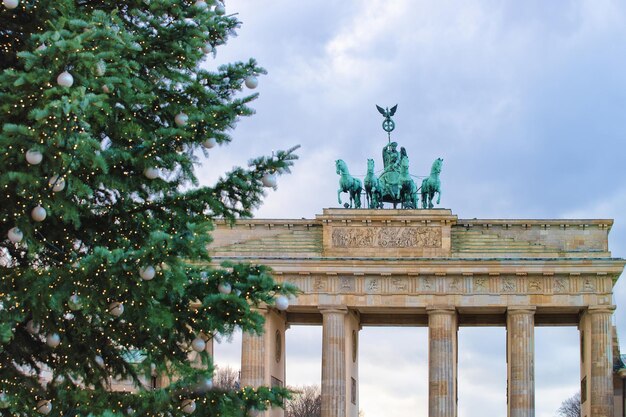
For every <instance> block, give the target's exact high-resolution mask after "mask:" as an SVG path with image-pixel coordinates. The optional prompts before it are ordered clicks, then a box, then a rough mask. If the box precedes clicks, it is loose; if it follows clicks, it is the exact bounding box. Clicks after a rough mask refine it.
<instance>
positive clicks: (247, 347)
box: [241, 309, 269, 388]
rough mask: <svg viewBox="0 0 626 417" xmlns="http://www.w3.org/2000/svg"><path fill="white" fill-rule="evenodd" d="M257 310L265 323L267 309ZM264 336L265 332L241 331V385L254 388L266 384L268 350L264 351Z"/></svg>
mask: <svg viewBox="0 0 626 417" xmlns="http://www.w3.org/2000/svg"><path fill="white" fill-rule="evenodd" d="M257 312H258V313H259V314H261V315H263V317H264V318H265V320H266V323H267V309H258V310H257ZM264 327H267V326H264ZM265 330H267V329H265ZM265 336H266V332H264V333H263V334H260V335H257V334H253V333H248V332H243V335H242V340H241V386H251V387H255V388H256V387H260V386H262V385H267V378H266V373H267V372H266V368H267V367H266V362H267V361H266V356H267V354H269V352H266V337H265Z"/></svg>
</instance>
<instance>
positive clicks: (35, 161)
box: [26, 149, 43, 165]
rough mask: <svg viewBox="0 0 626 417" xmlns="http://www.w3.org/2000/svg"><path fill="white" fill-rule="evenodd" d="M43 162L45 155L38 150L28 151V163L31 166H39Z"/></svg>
mask: <svg viewBox="0 0 626 417" xmlns="http://www.w3.org/2000/svg"><path fill="white" fill-rule="evenodd" d="M42 160H43V154H42V153H41V152H39V151H38V150H37V149H29V150H28V151H26V162H28V163H29V164H31V165H39V164H40V163H41V161H42Z"/></svg>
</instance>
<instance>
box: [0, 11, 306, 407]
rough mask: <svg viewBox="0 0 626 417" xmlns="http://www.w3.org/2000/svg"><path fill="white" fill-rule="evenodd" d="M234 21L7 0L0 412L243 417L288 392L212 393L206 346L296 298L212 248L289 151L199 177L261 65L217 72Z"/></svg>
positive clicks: (0, 59) (1, 55)
mask: <svg viewBox="0 0 626 417" xmlns="http://www.w3.org/2000/svg"><path fill="white" fill-rule="evenodd" d="M239 26H240V22H239V21H238V20H237V18H236V17H235V15H228V14H226V10H225V6H224V4H223V3H214V2H212V1H209V0H198V1H196V2H195V3H194V2H193V1H189V0H182V1H181V0H176V1H174V0H128V1H124V2H117V1H109V0H89V1H82V0H55V1H50V0H4V1H3V6H0V108H1V109H2V112H1V114H2V116H0V117H2V123H1V131H0V155H1V158H2V164H1V169H0V189H1V190H2V191H1V192H2V204H0V225H1V230H0V233H1V234H2V235H1V237H0V274H1V275H0V415H3V416H9V415H11V416H27V415H37V413H39V414H49V415H51V416H53V415H54V416H114V415H115V416H117V415H120V416H121V415H137V416H151V415H154V416H156V415H159V416H170V415H172V416H174V415H183V414H185V413H187V414H190V413H193V415H197V416H209V415H211V416H220V415H222V416H230V415H234V416H236V415H241V416H243V415H246V414H250V412H251V411H254V410H262V409H266V408H267V407H270V406H274V405H281V404H282V402H283V399H284V397H285V396H286V395H288V392H287V391H285V390H283V389H280V388H271V389H270V388H258V389H252V388H243V389H241V390H239V391H220V390H218V389H215V388H213V387H212V382H211V375H212V371H213V365H212V362H211V358H210V355H209V354H208V353H207V351H206V349H205V346H206V344H207V342H208V341H209V340H210V339H211V338H212V337H213V336H214V335H228V334H230V333H231V332H232V331H233V330H234V329H235V328H237V327H239V328H242V329H243V330H245V331H253V332H254V331H256V332H259V331H261V329H262V320H263V319H262V317H261V316H260V315H258V314H257V313H255V312H254V307H255V306H258V305H261V304H263V305H265V304H267V305H275V304H277V305H278V306H281V307H283V308H285V304H286V301H287V300H286V296H288V295H290V294H293V293H294V289H293V288H292V287H290V286H281V285H278V284H277V283H275V282H274V280H273V279H272V277H271V271H269V270H268V269H266V268H264V267H263V266H258V265H245V264H237V265H218V266H215V265H213V266H212V264H211V263H210V257H209V254H208V253H207V245H208V244H209V243H210V241H211V238H210V231H211V229H212V222H213V221H214V219H216V218H224V219H227V220H231V221H232V220H234V219H236V218H238V217H242V216H243V217H245V216H251V213H252V210H253V209H254V208H255V207H256V206H258V205H259V204H260V201H261V197H262V196H263V192H264V187H273V186H275V184H276V175H277V174H280V173H283V172H288V170H289V167H290V166H291V164H292V163H293V160H294V159H295V158H296V157H295V155H294V154H293V150H294V149H290V150H288V151H279V152H277V153H275V154H273V155H272V156H267V157H260V158H257V159H255V160H252V161H250V163H249V166H248V167H246V168H235V169H233V170H232V171H231V172H229V173H226V174H224V175H223V176H222V177H221V178H220V179H219V180H217V181H216V183H215V184H213V185H212V186H199V185H198V181H197V179H196V175H195V173H194V169H195V168H196V167H197V166H198V162H199V158H198V155H200V153H201V152H208V151H207V149H209V148H214V147H216V146H218V145H226V144H227V143H228V142H229V141H230V140H231V137H230V136H229V134H228V132H229V131H230V130H231V129H232V128H233V127H234V125H235V123H236V122H237V120H238V119H239V118H240V117H242V116H248V115H250V114H252V110H251V109H250V108H249V107H248V105H249V103H250V101H252V100H254V99H255V97H256V95H255V94H253V95H246V94H242V93H240V91H241V90H242V89H243V86H244V85H245V86H247V87H248V88H254V87H256V84H257V78H256V77H257V76H258V75H260V74H263V73H264V70H263V69H262V68H260V67H259V66H257V63H256V62H255V61H254V60H250V61H249V62H246V63H233V64H229V65H224V66H221V67H219V68H212V56H213V55H214V54H215V53H216V50H217V49H219V47H220V46H221V45H223V44H225V43H226V41H227V40H228V38H229V36H233V35H234V34H235V32H236V30H237V29H238V28H239ZM213 66H214V65H213ZM212 152H213V151H212ZM190 358H191V359H193V360H191V361H190ZM154 376H159V377H166V378H167V379H168V381H170V383H169V384H167V386H163V387H159V388H156V389H155V388H154V387H152V386H150V383H149V382H147V381H150V380H151V379H152V378H154ZM119 380H129V381H131V382H132V383H133V384H134V386H135V387H136V392H134V393H129V392H116V391H114V390H112V389H111V381H119Z"/></svg>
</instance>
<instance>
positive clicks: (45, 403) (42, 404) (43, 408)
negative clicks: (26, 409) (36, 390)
mask: <svg viewBox="0 0 626 417" xmlns="http://www.w3.org/2000/svg"><path fill="white" fill-rule="evenodd" d="M36 410H37V412H38V413H39V414H50V411H52V402H50V400H41V401H39V402H38V403H37V408H36Z"/></svg>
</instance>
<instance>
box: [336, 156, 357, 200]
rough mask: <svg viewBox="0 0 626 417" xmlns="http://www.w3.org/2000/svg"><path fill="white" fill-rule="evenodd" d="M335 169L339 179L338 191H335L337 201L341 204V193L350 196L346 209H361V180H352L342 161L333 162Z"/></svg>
mask: <svg viewBox="0 0 626 417" xmlns="http://www.w3.org/2000/svg"><path fill="white" fill-rule="evenodd" d="M335 167H336V168H337V174H339V175H340V176H341V177H340V178H339V189H338V190H337V201H339V204H341V193H349V194H350V204H348V203H346V204H345V207H346V208H352V207H353V206H354V208H361V191H363V186H362V185H361V180H359V179H358V178H354V177H353V176H352V175H350V172H349V171H348V166H347V165H346V163H345V162H344V161H343V159H337V160H336V161H335Z"/></svg>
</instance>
